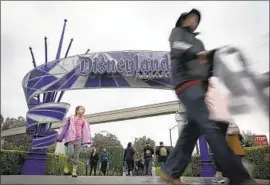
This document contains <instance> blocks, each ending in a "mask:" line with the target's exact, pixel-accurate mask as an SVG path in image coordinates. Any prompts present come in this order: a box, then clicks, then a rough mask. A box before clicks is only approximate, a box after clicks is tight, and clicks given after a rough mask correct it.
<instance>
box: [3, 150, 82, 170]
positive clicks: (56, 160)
mask: <svg viewBox="0 0 270 185" xmlns="http://www.w3.org/2000/svg"><path fill="white" fill-rule="evenodd" d="M0 156H1V168H0V174H1V175H20V172H21V169H22V167H23V163H24V158H25V156H27V152H25V151H18V150H1V151H0ZM65 160H66V157H65V156H63V155H55V154H50V153H48V154H47V166H46V175H63V168H64V162H65ZM69 165H70V167H71V166H72V164H71V163H70V164H69ZM78 175H85V165H84V164H83V163H81V162H80V164H79V166H78Z"/></svg>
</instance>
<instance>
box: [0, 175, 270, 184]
mask: <svg viewBox="0 0 270 185" xmlns="http://www.w3.org/2000/svg"><path fill="white" fill-rule="evenodd" d="M183 181H184V182H187V183H189V184H212V182H211V178H200V177H193V178H190V177H184V178H183ZM258 183H259V184H269V180H258ZM1 184H3V185H4V184H13V185H14V184H16V185H20V184H24V185H26V184H27V185H29V184H35V185H39V184H43V185H44V184H73V185H74V184H138V185H139V184H159V185H163V184H164V185H165V183H164V182H161V181H159V177H155V176H152V177H144V176H105V177H104V176H95V177H93V176H91V177H90V176H80V177H77V178H72V177H70V176H23V175H2V176H1Z"/></svg>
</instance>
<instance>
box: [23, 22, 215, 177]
mask: <svg viewBox="0 0 270 185" xmlns="http://www.w3.org/2000/svg"><path fill="white" fill-rule="evenodd" d="M66 22H67V20H65V22H64V26H63V30H62V34H61V38H60V41H59V46H58V50H57V53H56V57H55V60H53V61H51V62H48V57H47V52H48V50H47V38H46V37H45V64H43V65H40V66H37V65H36V62H35V57H34V54H33V52H32V48H31V47H30V48H29V49H30V52H31V56H32V61H33V65H34V69H33V70H31V71H30V72H29V73H28V74H27V75H26V76H25V77H24V79H23V82H22V86H23V90H24V93H25V97H26V101H27V105H28V109H29V110H28V112H27V115H26V122H27V123H26V130H27V133H28V134H30V135H32V136H33V138H34V139H33V141H32V147H31V149H30V151H29V155H28V157H27V158H26V160H25V163H24V167H23V169H22V174H24V175H44V174H45V170H46V152H47V148H48V147H50V146H51V145H53V144H54V143H55V141H56V137H57V132H56V131H54V130H52V129H51V126H52V124H53V123H55V122H59V121H62V120H63V119H64V118H65V116H66V114H67V111H68V109H69V107H70V106H69V104H68V103H64V102H61V99H62V97H63V95H64V92H65V91H66V90H75V89H88V88H158V89H165V90H173V86H172V84H171V80H170V65H169V53H168V52H166V51H114V52H99V53H97V52H96V53H89V51H90V50H89V49H88V50H87V51H86V53H85V54H81V55H76V56H72V57H68V53H69V50H70V47H71V44H72V42H73V39H71V41H70V43H69V46H68V49H67V51H66V53H65V56H64V58H62V59H60V56H61V48H62V43H63V39H64V33H65V28H66ZM59 92H60V93H59ZM199 142H200V153H201V162H202V166H201V175H202V176H213V172H214V167H213V165H212V166H211V165H210V166H209V165H207V164H209V162H212V160H211V158H210V156H209V153H208V147H207V143H206V141H205V140H204V138H203V137H201V138H199Z"/></svg>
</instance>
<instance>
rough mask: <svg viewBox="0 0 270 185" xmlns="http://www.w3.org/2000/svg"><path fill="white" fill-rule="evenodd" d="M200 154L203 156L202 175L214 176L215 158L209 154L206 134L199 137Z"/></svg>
mask: <svg viewBox="0 0 270 185" xmlns="http://www.w3.org/2000/svg"><path fill="white" fill-rule="evenodd" d="M199 144H200V156H201V177H213V176H214V174H215V167H214V164H213V159H212V158H211V156H210V155H209V152H208V146H207V141H206V139H205V137H204V136H201V137H199Z"/></svg>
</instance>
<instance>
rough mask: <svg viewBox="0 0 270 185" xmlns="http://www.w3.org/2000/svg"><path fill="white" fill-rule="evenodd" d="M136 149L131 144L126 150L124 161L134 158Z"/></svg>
mask: <svg viewBox="0 0 270 185" xmlns="http://www.w3.org/2000/svg"><path fill="white" fill-rule="evenodd" d="M134 154H135V149H134V148H133V147H132V146H129V147H127V148H126V149H125V152H124V161H129V160H134Z"/></svg>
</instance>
